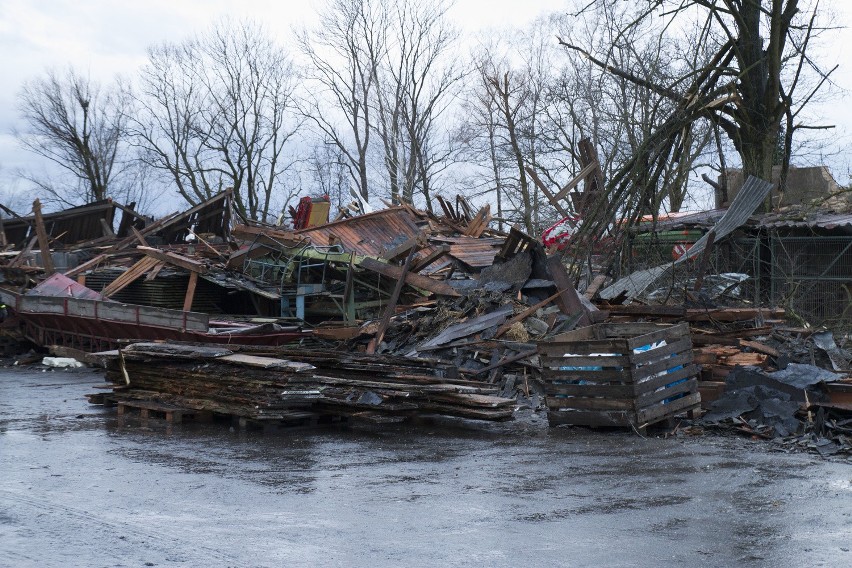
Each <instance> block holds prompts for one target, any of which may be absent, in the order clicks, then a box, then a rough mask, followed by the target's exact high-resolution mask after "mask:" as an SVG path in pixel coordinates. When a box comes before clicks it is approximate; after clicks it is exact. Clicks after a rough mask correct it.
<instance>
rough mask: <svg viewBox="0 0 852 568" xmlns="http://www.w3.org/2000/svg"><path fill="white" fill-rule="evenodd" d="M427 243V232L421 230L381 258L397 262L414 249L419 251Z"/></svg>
mask: <svg viewBox="0 0 852 568" xmlns="http://www.w3.org/2000/svg"><path fill="white" fill-rule="evenodd" d="M425 244H426V233H425V232H423V231H421V232H419V233H417V234H416V235H414V236H413V237H411V238H410V239H408V240H407V241H405V242H404V243H402V244H401V245H399V246H396V247H394V248H392V249H390V250H388V251H385V253H384V254H382V255H381V257H379V258H381V259H383V260H386V261H388V262H395V261H396V260H397V259H399V258H402V257H403V256H404V255H407V254H408V253H409V252H411V251H412V250H414V251H417V250H419V249H420V248H422V247H423V246H424V245H425Z"/></svg>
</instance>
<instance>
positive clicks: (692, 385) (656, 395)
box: [636, 378, 698, 408]
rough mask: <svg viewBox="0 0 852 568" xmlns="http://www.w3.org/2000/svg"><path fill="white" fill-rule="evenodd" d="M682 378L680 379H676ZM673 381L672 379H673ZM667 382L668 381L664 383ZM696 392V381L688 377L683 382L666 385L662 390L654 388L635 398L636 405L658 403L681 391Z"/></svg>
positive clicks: (640, 406)
mask: <svg viewBox="0 0 852 568" xmlns="http://www.w3.org/2000/svg"><path fill="white" fill-rule="evenodd" d="M677 380H682V379H677ZM673 382H674V381H673ZM666 384H669V383H666ZM694 392H698V381H697V380H696V379H694V378H692V379H688V380H686V381H685V382H682V383H678V384H676V385H672V386H670V387H666V388H664V389H662V390H654V391H651V392H648V393H645V394H643V395H642V396H639V397H637V398H636V407H637V408H644V407H647V406H650V405H652V404H657V403H660V402H662V401H664V400H666V399H667V398H672V397H675V396H677V395H679V394H683V393H694Z"/></svg>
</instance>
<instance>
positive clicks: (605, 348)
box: [538, 339, 630, 361]
mask: <svg viewBox="0 0 852 568" xmlns="http://www.w3.org/2000/svg"><path fill="white" fill-rule="evenodd" d="M538 348H539V351H540V352H541V353H542V354H544V355H548V356H550V357H563V356H565V355H566V354H570V355H591V354H592V353H610V354H612V355H613V356H621V355H626V354H627V353H629V352H630V349H629V348H628V347H627V341H626V340H624V339H587V340H584V341H548V342H544V341H542V342H539V344H538ZM568 360H569V359H568V358H566V359H565V361H568Z"/></svg>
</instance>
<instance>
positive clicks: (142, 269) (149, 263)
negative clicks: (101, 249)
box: [101, 257, 159, 298]
mask: <svg viewBox="0 0 852 568" xmlns="http://www.w3.org/2000/svg"><path fill="white" fill-rule="evenodd" d="M158 262H159V261H158V260H157V259H155V258H149V257H145V258H143V259H141V260H139V262H137V263H136V264H134V265H133V266H131V267H130V268H129V269H127V270H126V271H124V273H123V274H122V275H121V276H119V277H118V278H116V279H115V280H113V281H112V282H110V283H109V284H108V285H107V286H106V287H104V289H103V290H101V295H102V296H103V297H105V298H108V297H110V296H112V295H114V294H117V293H119V292H121V291H122V290H124V289H125V288H127V287H128V286H129V285H130V284H132V283H133V282H134V281H135V280H136V279H137V278H140V277H141V276H142V275H143V274H145V273H146V272H148V271H149V270H151V269H152V268H154V267H155V266H156V265H157V263H158Z"/></svg>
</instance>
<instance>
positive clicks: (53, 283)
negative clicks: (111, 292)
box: [25, 272, 104, 300]
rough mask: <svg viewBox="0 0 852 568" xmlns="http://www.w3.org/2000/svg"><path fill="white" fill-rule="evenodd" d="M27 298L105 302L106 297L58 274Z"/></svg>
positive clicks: (30, 292)
mask: <svg viewBox="0 0 852 568" xmlns="http://www.w3.org/2000/svg"><path fill="white" fill-rule="evenodd" d="M25 296H50V297H54V298H81V299H84V300H103V299H104V297H103V296H101V295H100V294H98V293H97V292H95V291H94V290H92V289H91V288H86V287H85V286H83V285H82V284H79V283H78V282H76V281H74V280H71V279H70V278H68V277H67V276H65V275H64V274H60V273H58V272H57V273H56V274H54V275H53V276H51V277H50V278H48V279H46V280H44V281H42V282H40V283H39V284H38V286H36V287H35V288H33V289H32V290H29V291H27V293H26V294H25Z"/></svg>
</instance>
